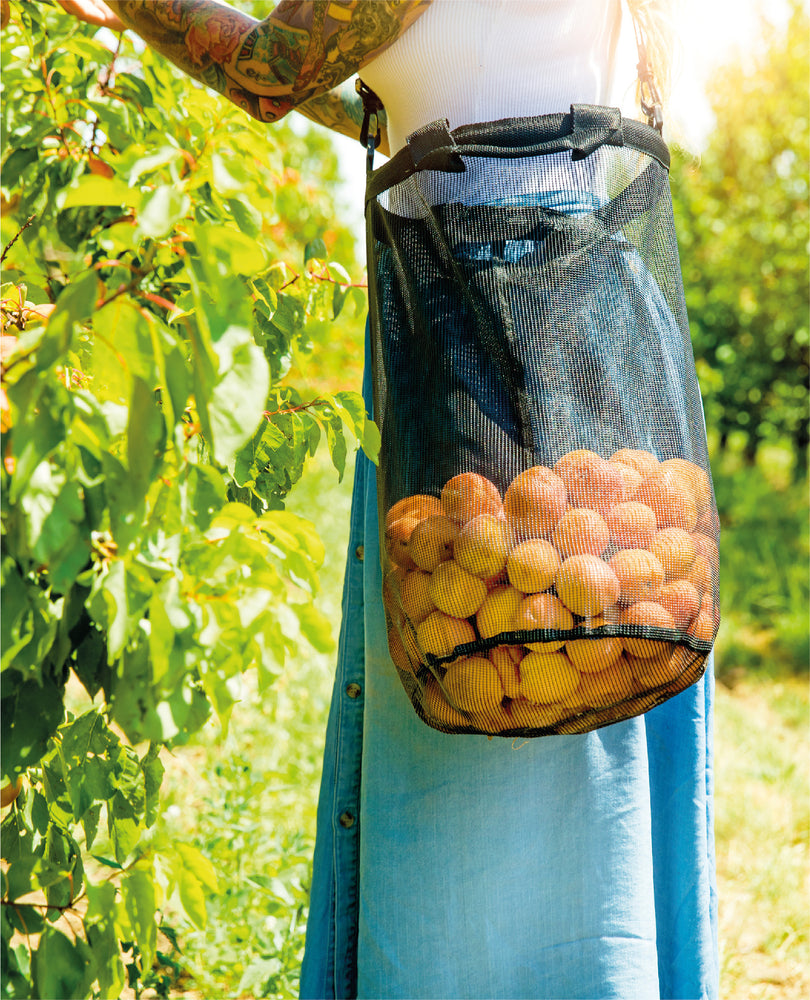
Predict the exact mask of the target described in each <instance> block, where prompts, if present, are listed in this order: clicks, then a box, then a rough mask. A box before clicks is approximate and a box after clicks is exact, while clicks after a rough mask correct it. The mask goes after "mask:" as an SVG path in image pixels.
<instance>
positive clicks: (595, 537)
mask: <svg viewBox="0 0 810 1000" xmlns="http://www.w3.org/2000/svg"><path fill="white" fill-rule="evenodd" d="M551 540H552V542H553V543H554V545H555V547H556V548H557V551H558V552H559V553H560V555H561V556H562V557H563V559H566V558H567V557H568V556H573V555H577V554H581V553H587V552H589V553H590V554H591V555H594V556H601V555H602V553H603V552H604V551H605V549H606V548H607V547H608V542H609V541H610V529H609V528H608V526H607V524H606V523H605V519H604V518H603V517H602V516H601V514H599V513H597V511H595V510H592V509H591V508H590V507H569V508H568V510H567V511H566V512H565V513H564V514H563V516H562V517H561V518H560V520H559V521H558V522H557V527H556V528H555V529H554V534H553V535H552V536H551Z"/></svg>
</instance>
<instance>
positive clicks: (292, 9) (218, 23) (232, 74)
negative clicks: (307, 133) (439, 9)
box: [107, 0, 430, 136]
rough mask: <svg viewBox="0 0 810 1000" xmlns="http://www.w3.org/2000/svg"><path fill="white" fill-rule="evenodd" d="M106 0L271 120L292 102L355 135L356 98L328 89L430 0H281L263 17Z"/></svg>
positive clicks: (211, 0)
mask: <svg viewBox="0 0 810 1000" xmlns="http://www.w3.org/2000/svg"><path fill="white" fill-rule="evenodd" d="M107 2H108V5H109V7H111V8H112V9H113V10H114V12H115V13H116V14H117V15H118V17H119V18H120V19H121V21H122V22H123V23H124V24H125V25H126V26H127V27H128V28H132V29H133V30H134V31H136V32H137V33H138V34H139V35H140V36H141V37H142V38H143V39H144V40H145V41H146V42H148V43H149V45H150V46H151V47H152V48H154V49H156V50H157V51H158V52H160V53H162V54H163V55H165V56H166V57H167V58H169V59H171V61H172V62H173V63H175V64H176V65H177V66H179V67H180V68H181V69H183V70H185V72H187V73H188V74H189V75H190V76H193V77H194V78H195V79H197V80H200V81H201V82H202V83H205V84H206V85H207V86H209V87H211V88H213V89H214V90H217V91H218V92H219V93H221V94H223V95H224V96H225V97H227V98H228V99H229V100H231V101H233V103H234V104H237V105H238V106H239V107H241V108H243V109H244V110H245V111H247V112H248V113H249V114H251V115H252V116H253V117H254V118H258V119H259V120H260V121H276V120H278V119H279V118H281V117H283V116H284V115H285V114H287V112H288V111H290V110H292V109H293V108H300V109H301V110H302V111H303V112H304V114H307V116H308V117H310V118H312V119H313V120H315V121H318V122H320V123H321V124H325V125H327V126H328V127H330V128H336V129H337V130H338V131H347V130H350V132H349V134H353V135H355V136H356V135H357V134H358V132H359V125H357V124H356V117H357V108H358V106H359V98H357V95H356V94H355V95H353V99H351V100H349V95H348V93H347V92H346V87H343V88H340V90H339V91H337V92H335V88H337V87H338V85H339V84H341V83H343V82H344V81H345V80H347V79H348V78H349V77H351V76H352V75H353V74H354V73H355V72H356V71H357V70H358V69H359V68H360V67H361V66H362V65H364V64H365V63H366V62H369V61H370V60H371V59H373V58H374V57H375V56H376V55H378V54H379V53H380V52H382V51H383V50H384V49H386V48H387V47H388V46H389V45H391V44H392V43H393V42H394V41H396V39H397V38H398V37H399V36H400V35H401V34H402V32H403V31H405V29H406V28H408V27H409V26H410V25H411V24H412V23H413V21H415V20H416V18H418V17H419V16H420V15H421V14H422V13H423V12H424V11H425V10H426V9H427V7H428V5H429V3H430V0H281V3H280V4H279V5H278V6H277V7H276V8H275V10H274V11H273V12H272V14H270V16H269V17H267V18H265V20H263V21H254V20H253V19H252V18H250V17H248V16H247V15H245V14H242V13H241V12H239V11H237V10H234V9H233V8H231V7H228V6H226V5H224V4H222V3H218V2H216V0H164V2H161V3H155V2H154V0H107ZM313 99H314V101H313ZM306 102H310V106H309V107H308V108H307V109H304V108H302V107H301V105H303V104H304V103H306ZM360 120H361V121H362V111H361V114H360ZM353 125H354V126H355V128H354V129H353V130H352V126H353Z"/></svg>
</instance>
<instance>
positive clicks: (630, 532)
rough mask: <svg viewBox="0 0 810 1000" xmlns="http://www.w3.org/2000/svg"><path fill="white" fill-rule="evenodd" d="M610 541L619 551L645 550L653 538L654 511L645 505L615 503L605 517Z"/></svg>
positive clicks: (633, 502) (627, 502)
mask: <svg viewBox="0 0 810 1000" xmlns="http://www.w3.org/2000/svg"><path fill="white" fill-rule="evenodd" d="M605 522H606V524H607V526H608V530H609V531H610V540H611V541H612V542H613V544H614V545H615V546H616V547H617V548H619V549H646V548H647V547H648V546H649V544H650V542H651V541H652V540H653V538H654V537H655V532H656V528H657V521H656V517H655V511H654V510H653V509H652V508H651V507H648V506H647V505H646V504H645V503H638V502H637V501H633V500H627V501H623V502H622V503H617V504H616V505H615V506H614V507H611V508H610V510H609V511H608V512H607V514H606V515H605Z"/></svg>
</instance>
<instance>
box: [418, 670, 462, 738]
mask: <svg viewBox="0 0 810 1000" xmlns="http://www.w3.org/2000/svg"><path fill="white" fill-rule="evenodd" d="M421 702H422V708H423V709H424V712H425V715H427V717H428V718H429V719H430V720H431V722H433V723H434V724H436V725H437V728H439V729H445V730H448V731H452V730H453V729H469V728H470V724H471V723H470V719H469V718H468V716H466V715H462V714H461V712H459V711H458V710H457V709H455V708H453V706H452V705H450V704H448V702H447V699H446V698H445V696H444V692H443V691H442V689H441V687H439V683H438V681H437V680H436V679H435V678H434V677H428V679H427V681H425V688H424V691H423V692H422V698H421Z"/></svg>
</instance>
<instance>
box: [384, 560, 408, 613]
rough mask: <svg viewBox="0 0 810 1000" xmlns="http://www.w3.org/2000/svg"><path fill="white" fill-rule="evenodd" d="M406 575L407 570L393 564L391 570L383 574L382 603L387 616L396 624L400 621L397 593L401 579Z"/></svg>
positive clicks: (400, 609) (399, 604) (400, 610)
mask: <svg viewBox="0 0 810 1000" xmlns="http://www.w3.org/2000/svg"><path fill="white" fill-rule="evenodd" d="M407 575H408V571H407V570H404V569H403V568H402V567H401V566H394V568H393V569H392V570H390V571H389V572H388V573H386V574H385V579H384V580H383V587H382V595H383V604H384V605H385V610H386V612H387V613H388V617H389V618H390V619H391V621H392V622H395V623H396V624H399V623H400V622H401V621H402V604H401V601H400V596H399V594H400V588H401V587H402V581H403V580H404V579H405V577H406V576H407Z"/></svg>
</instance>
